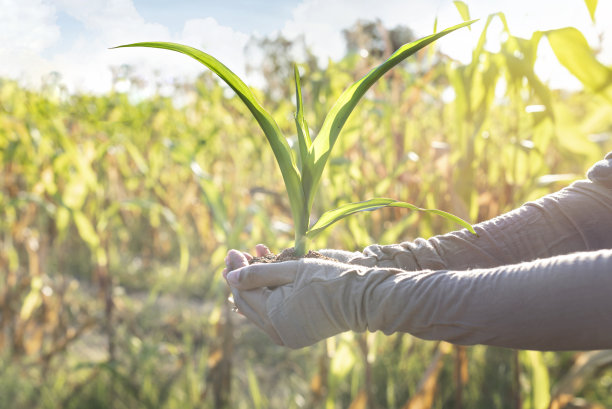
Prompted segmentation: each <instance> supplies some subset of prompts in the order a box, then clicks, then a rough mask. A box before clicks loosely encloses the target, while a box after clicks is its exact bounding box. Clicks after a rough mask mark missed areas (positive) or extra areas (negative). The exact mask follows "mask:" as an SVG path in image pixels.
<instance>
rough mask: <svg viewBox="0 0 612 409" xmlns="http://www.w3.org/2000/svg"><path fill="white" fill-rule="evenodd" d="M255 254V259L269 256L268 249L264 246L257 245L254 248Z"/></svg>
mask: <svg viewBox="0 0 612 409" xmlns="http://www.w3.org/2000/svg"><path fill="white" fill-rule="evenodd" d="M255 253H256V254H257V257H264V256H267V255H268V254H270V249H269V248H268V247H267V246H266V245H265V244H258V245H256V246H255Z"/></svg>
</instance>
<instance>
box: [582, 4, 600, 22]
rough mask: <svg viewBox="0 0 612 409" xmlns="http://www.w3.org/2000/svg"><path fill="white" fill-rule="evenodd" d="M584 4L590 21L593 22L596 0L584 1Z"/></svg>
mask: <svg viewBox="0 0 612 409" xmlns="http://www.w3.org/2000/svg"><path fill="white" fill-rule="evenodd" d="M584 4H586V6H587V8H588V9H589V14H590V15H591V21H593V23H594V22H595V9H596V8H597V0H584Z"/></svg>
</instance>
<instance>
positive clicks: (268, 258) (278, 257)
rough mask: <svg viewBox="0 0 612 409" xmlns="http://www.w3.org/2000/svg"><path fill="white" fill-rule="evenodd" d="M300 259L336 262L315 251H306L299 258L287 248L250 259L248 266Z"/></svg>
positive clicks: (292, 250)
mask: <svg viewBox="0 0 612 409" xmlns="http://www.w3.org/2000/svg"><path fill="white" fill-rule="evenodd" d="M301 258H319V259H324V260H331V261H336V260H334V259H333V258H330V257H327V256H324V255H323V254H321V253H319V252H316V251H312V250H310V251H308V253H306V255H304V256H302V257H299V256H297V255H296V254H295V250H294V248H293V247H289V248H288V249H285V250H283V251H281V252H280V253H279V254H272V253H269V254H266V255H265V256H262V257H253V258H252V259H250V260H249V264H255V263H280V262H283V261H289V260H299V259H301Z"/></svg>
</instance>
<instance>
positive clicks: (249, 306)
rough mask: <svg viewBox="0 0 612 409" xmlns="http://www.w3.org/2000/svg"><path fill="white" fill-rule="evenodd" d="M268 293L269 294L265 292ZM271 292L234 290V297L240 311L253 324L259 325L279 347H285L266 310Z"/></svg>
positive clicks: (263, 290)
mask: <svg viewBox="0 0 612 409" xmlns="http://www.w3.org/2000/svg"><path fill="white" fill-rule="evenodd" d="M265 291H267V293H266V292H265ZM269 292H270V290H268V289H256V290H249V291H237V290H234V289H232V293H233V295H234V304H235V305H236V307H237V308H238V310H239V311H240V312H241V313H242V314H243V315H244V316H245V317H246V318H247V319H248V320H249V321H251V322H252V323H253V324H255V325H257V326H258V327H259V328H260V329H261V330H262V331H264V332H265V333H266V334H268V336H269V337H270V338H272V340H273V341H274V343H276V344H277V345H283V341H282V340H281V338H280V336H279V335H278V332H276V330H275V329H274V327H273V326H272V323H271V322H270V320H269V319H268V315H267V313H266V309H265V303H266V299H267V297H268V294H269Z"/></svg>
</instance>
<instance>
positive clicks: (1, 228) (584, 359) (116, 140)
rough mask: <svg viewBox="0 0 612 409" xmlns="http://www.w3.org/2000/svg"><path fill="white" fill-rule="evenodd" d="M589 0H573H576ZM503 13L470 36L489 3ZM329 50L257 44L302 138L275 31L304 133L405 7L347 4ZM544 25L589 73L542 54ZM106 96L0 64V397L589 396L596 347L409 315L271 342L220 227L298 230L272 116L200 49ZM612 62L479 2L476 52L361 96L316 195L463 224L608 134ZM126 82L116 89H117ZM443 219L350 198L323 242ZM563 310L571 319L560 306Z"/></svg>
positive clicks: (348, 401) (515, 399)
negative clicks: (457, 340) (452, 331)
mask: <svg viewBox="0 0 612 409" xmlns="http://www.w3.org/2000/svg"><path fill="white" fill-rule="evenodd" d="M589 3H592V2H587V4H589ZM495 19H499V21H501V22H502V24H503V25H504V30H505V36H504V37H503V40H502V42H501V44H500V48H499V51H497V52H490V51H488V50H487V48H485V47H484V45H485V42H486V41H487V33H488V27H489V22H491V21H494V20H495ZM345 37H346V41H347V50H348V51H347V54H346V55H345V56H344V57H343V58H342V59H338V60H337V61H329V62H328V65H327V67H325V68H322V67H320V66H319V64H318V63H317V59H316V58H315V57H314V56H313V55H312V54H310V53H309V52H308V49H307V47H305V46H304V45H303V43H302V42H300V41H299V40H296V41H289V40H287V39H285V38H282V37H278V38H269V39H265V40H261V39H260V40H253V42H252V43H251V45H250V47H259V48H261V49H262V50H264V52H265V54H266V58H264V59H263V61H264V65H263V66H262V67H250V69H259V70H261V73H262V74H263V75H264V77H265V79H266V83H267V86H266V87H264V88H263V89H261V90H256V93H257V95H258V98H260V99H261V101H262V103H263V105H264V106H265V107H266V108H267V109H269V110H271V111H272V112H273V115H274V117H275V118H276V120H277V121H278V122H279V125H280V127H281V129H283V130H284V131H285V133H286V135H287V136H288V138H289V140H290V142H292V143H294V142H295V140H296V139H295V131H294V129H293V118H292V115H293V112H294V109H295V108H294V106H293V103H292V101H293V99H292V98H293V97H292V95H293V94H292V93H293V85H292V83H291V71H290V70H291V61H290V60H289V57H288V55H289V54H290V53H289V50H291V49H293V48H295V47H298V48H300V49H302V50H303V54H304V55H305V58H304V60H303V62H302V64H301V66H300V69H301V71H302V75H303V79H302V84H303V94H304V100H305V106H306V109H305V112H306V119H307V121H308V123H309V124H311V126H312V127H313V134H316V130H317V129H318V127H319V126H320V125H321V124H322V121H323V117H324V114H325V113H326V112H327V110H328V109H329V108H330V106H331V104H332V103H333V102H334V101H335V99H336V98H337V96H338V95H339V94H340V93H341V92H342V90H343V89H344V88H345V87H346V86H348V85H349V84H350V83H351V82H352V81H354V80H357V79H358V78H360V77H361V76H362V75H364V74H365V73H366V72H367V71H368V70H369V68H370V67H372V66H373V65H375V64H377V63H378V62H380V61H381V60H382V59H384V58H386V57H387V56H388V55H390V53H392V52H393V51H394V50H395V49H396V48H397V47H398V46H399V45H401V44H403V43H405V42H409V41H412V40H414V34H413V33H412V31H411V30H410V29H409V28H407V27H396V28H392V29H391V28H386V27H384V26H383V25H382V24H381V23H380V22H378V21H359V22H357V23H356V24H355V25H354V26H353V27H351V28H350V29H347V30H346V31H345ZM543 41H549V42H550V44H551V46H552V47H553V50H554V51H555V53H556V55H557V58H558V60H559V62H558V63H559V64H562V65H564V66H565V67H566V68H567V69H569V70H570V72H571V73H572V74H574V75H575V76H576V77H577V78H578V79H579V80H580V81H581V82H582V83H583V84H584V89H582V90H578V91H559V90H552V89H550V88H549V87H548V86H547V84H545V83H543V82H542V81H541V80H540V79H539V78H538V76H537V75H536V73H535V72H534V63H535V61H536V59H537V56H538V51H537V50H538V45H539V44H540V43H541V42H543ZM114 73H115V84H116V85H118V84H121V86H120V87H119V86H117V87H116V88H115V89H114V90H113V91H111V92H110V93H108V94H106V95H85V94H75V95H71V94H68V93H67V92H66V90H65V88H63V86H62V83H61V80H60V79H59V78H58V77H57V76H53V75H51V76H49V78H48V79H47V82H46V85H45V86H44V87H43V88H42V89H39V90H28V89H24V88H22V87H20V86H19V85H18V84H17V83H16V82H14V81H10V80H1V79H0V167H1V173H0V209H1V214H2V217H1V218H0V271H2V278H1V280H0V397H1V398H0V407H1V408H57V407H62V408H83V407H87V408H98V407H99V408H201V407H206V408H267V407H271V408H302V407H306V408H319V407H325V408H346V407H349V408H353V409H357V408H526V409H529V408H533V409H540V408H547V407H551V408H577V407H581V408H587V407H588V408H604V407H608V408H609V407H612V369H611V368H610V364H611V363H612V357H611V353H610V352H609V351H599V352H598V351H595V352H582V353H574V352H563V353H552V352H544V353H542V352H533V351H513V350H506V349H500V348H490V347H484V346H474V347H456V346H451V345H448V344H445V343H437V342H426V341H422V340H419V339H416V338H414V337H412V336H410V335H407V334H396V335H393V336H389V337H385V336H383V335H381V334H352V333H347V334H342V335H340V336H338V337H335V338H332V339H329V340H327V341H326V342H321V343H319V344H318V345H316V346H314V347H312V348H308V349H304V350H299V351H290V350H287V349H284V348H279V347H276V346H274V345H272V343H271V342H270V341H269V340H268V339H267V338H266V336H265V335H264V334H263V333H260V332H259V331H258V330H257V329H256V328H255V327H254V326H251V325H248V324H247V323H246V322H245V321H244V320H243V319H241V318H240V317H239V316H238V315H236V314H232V313H231V312H230V310H229V306H228V303H227V301H226V299H227V296H228V291H227V288H226V285H225V283H224V281H223V280H222V278H221V274H220V272H221V269H222V268H223V259H224V256H225V253H226V251H227V250H228V249H229V248H240V249H243V250H249V249H252V248H253V247H254V245H255V244H256V243H260V242H261V243H267V244H268V245H269V246H270V247H271V248H272V249H273V250H276V251H279V250H281V249H283V248H284V247H286V246H288V245H290V243H291V241H292V234H291V229H290V227H291V226H290V225H289V223H290V219H289V214H290V212H289V209H288V203H287V201H286V200H285V196H284V195H285V193H284V190H283V187H282V185H281V178H280V173H279V171H278V170H277V169H276V165H275V162H274V160H273V157H272V154H271V152H270V151H269V148H268V147H267V146H266V142H265V138H264V137H263V134H262V133H261V131H260V130H259V129H258V127H257V124H256V123H255V122H254V121H253V120H251V119H250V116H249V115H248V113H247V112H246V109H245V107H244V106H242V105H241V103H240V101H239V100H238V99H237V98H236V97H235V96H234V95H232V94H231V93H229V92H228V90H227V89H226V88H224V87H223V86H221V85H220V84H219V82H218V81H217V80H216V79H215V78H214V77H213V75H212V74H211V73H209V72H204V73H203V74H202V75H201V76H200V78H199V79H198V80H197V81H196V82H194V83H176V84H175V89H174V91H173V92H172V93H171V95H170V96H162V93H157V94H156V95H154V96H152V97H148V98H144V99H143V98H136V97H135V95H138V90H139V89H140V88H141V87H143V82H142V80H141V79H140V78H136V77H134V76H133V75H131V71H130V69H129V67H118V68H115V69H114ZM611 77H612V70H611V68H610V67H607V66H605V65H603V64H601V63H600V62H599V61H598V60H597V53H596V50H595V49H592V48H591V47H589V45H587V43H586V41H585V40H584V37H582V35H581V34H580V32H578V31H577V30H575V29H571V28H567V29H561V30H555V31H552V32H538V33H534V34H533V37H532V38H518V37H515V36H513V35H512V32H511V28H510V27H507V25H506V23H505V19H504V16H503V15H502V14H496V15H492V16H490V17H489V18H488V20H487V23H486V26H485V28H484V30H483V32H482V36H481V40H480V42H479V43H478V44H475V45H474V51H473V57H472V61H471V62H470V63H467V64H463V63H460V62H458V61H454V60H452V59H451V58H449V57H448V56H446V55H443V54H442V53H440V52H439V51H438V50H436V48H435V47H430V48H429V49H426V50H424V51H423V52H421V53H419V54H418V55H417V56H416V58H411V59H409V61H407V62H405V63H403V64H402V65H401V66H399V67H398V68H396V69H395V70H394V71H392V72H391V73H389V74H388V75H387V76H386V77H385V78H384V79H382V80H381V81H380V82H379V83H378V84H377V85H376V86H375V87H374V88H373V90H371V91H370V92H369V94H368V95H367V97H366V98H365V100H364V101H362V102H361V103H360V105H359V106H358V108H357V109H356V111H355V112H354V113H353V115H352V117H351V118H350V119H349V123H348V124H347V126H346V128H345V130H344V131H343V133H342V136H341V138H340V139H339V142H338V145H340V146H339V147H337V148H336V149H335V150H334V152H333V153H332V155H333V158H332V160H331V165H330V166H329V167H328V169H327V171H326V174H325V175H324V178H323V182H322V189H321V193H320V194H319V197H318V199H317V200H316V202H315V205H314V209H313V215H314V217H316V216H317V215H318V214H321V212H322V211H323V210H326V209H329V208H331V207H332V206H334V207H335V206H337V205H338V204H341V203H343V202H348V201H358V200H361V199H363V198H366V197H372V196H387V197H393V198H396V199H398V200H405V201H409V202H412V203H415V204H417V205H421V206H423V207H437V208H440V209H444V210H447V211H450V212H453V213H455V214H458V215H460V216H462V217H464V218H466V219H468V220H470V221H472V222H473V223H476V222H478V221H482V220H486V219H489V218H491V217H494V216H496V215H499V214H501V213H503V212H505V211H508V210H510V209H512V208H515V207H517V206H519V205H520V204H522V203H524V202H525V201H528V200H532V199H536V198H538V197H540V196H542V195H544V194H547V193H549V192H552V191H555V190H558V189H560V188H562V187H563V186H565V185H567V184H568V183H570V182H571V181H573V180H576V179H580V178H582V177H584V176H583V175H584V174H585V172H586V170H587V169H588V168H589V167H590V166H591V165H592V164H593V163H594V162H596V161H597V160H600V159H601V158H602V157H603V155H604V154H605V153H606V152H608V151H611V150H612V138H611V136H612V86H610V83H611V82H612V81H611V80H610V78H611ZM119 89H120V90H121V91H119ZM454 228H456V227H455V226H453V225H451V224H449V222H448V221H446V220H445V219H442V218H433V217H429V216H427V215H423V214H417V213H408V212H407V211H405V210H402V209H384V210H382V211H378V212H374V213H368V214H366V215H356V216H353V217H351V218H349V219H346V220H345V221H342V222H340V223H339V224H338V225H337V226H335V227H334V228H332V229H330V230H329V231H328V232H326V233H324V234H323V235H322V237H320V238H319V239H318V240H317V241H316V243H315V247H320V248H323V247H330V248H342V249H347V250H355V249H361V248H363V247H364V246H366V245H368V244H371V243H383V244H386V243H396V242H400V241H406V240H412V239H414V238H417V237H429V236H431V235H435V234H442V233H445V232H448V231H451V230H452V229H454ZM568 331H571V328H568Z"/></svg>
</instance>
